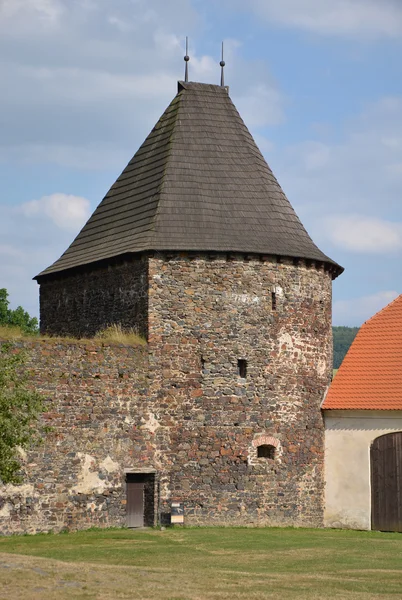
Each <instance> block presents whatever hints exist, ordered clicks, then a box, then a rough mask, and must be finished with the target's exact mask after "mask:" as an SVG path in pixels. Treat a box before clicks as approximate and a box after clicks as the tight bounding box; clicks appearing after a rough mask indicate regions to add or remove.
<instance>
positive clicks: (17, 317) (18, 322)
mask: <svg viewBox="0 0 402 600" xmlns="http://www.w3.org/2000/svg"><path fill="white" fill-rule="evenodd" d="M9 304H10V302H9V300H8V292H7V290H6V288H0V325H11V326H14V327H19V328H20V329H21V330H22V331H24V332H25V333H37V332H38V319H37V318H36V317H31V316H30V315H29V314H28V313H27V312H26V311H25V310H24V309H23V308H22V306H17V308H16V309H14V310H11V309H10V308H9Z"/></svg>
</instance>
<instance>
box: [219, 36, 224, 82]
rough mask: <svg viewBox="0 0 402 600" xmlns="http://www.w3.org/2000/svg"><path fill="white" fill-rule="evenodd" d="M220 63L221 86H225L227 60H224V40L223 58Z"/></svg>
mask: <svg viewBox="0 0 402 600" xmlns="http://www.w3.org/2000/svg"><path fill="white" fill-rule="evenodd" d="M219 64H220V66H221V87H225V75H224V67H225V61H224V60H223V42H222V60H221V62H220V63H219Z"/></svg>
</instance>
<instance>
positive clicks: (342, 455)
mask: <svg viewBox="0 0 402 600" xmlns="http://www.w3.org/2000/svg"><path fill="white" fill-rule="evenodd" d="M324 419H325V513H324V524H325V526H326V527H342V528H348V529H371V485H370V446H371V444H372V442H373V441H374V440H375V439H376V438H377V437H379V436H380V435H384V434H386V433H391V432H393V431H402V411H400V410H390V411H384V410H378V411H374V410H373V411H372V410H325V411H324Z"/></svg>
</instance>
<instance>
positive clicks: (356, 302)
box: [333, 290, 399, 326]
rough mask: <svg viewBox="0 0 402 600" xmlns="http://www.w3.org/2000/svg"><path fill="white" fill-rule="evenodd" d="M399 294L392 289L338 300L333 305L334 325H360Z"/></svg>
mask: <svg viewBox="0 0 402 600" xmlns="http://www.w3.org/2000/svg"><path fill="white" fill-rule="evenodd" d="M398 295H399V294H398V292H396V291H395V290H391V291H381V292H377V293H376V294H372V295H369V296H362V297H360V298H352V299H350V300H338V301H336V302H334V305H333V322H334V325H350V326H360V325H361V324H362V323H363V322H364V321H367V319H370V318H371V317H372V316H373V315H375V313H377V312H378V311H379V310H381V309H382V308H384V307H385V306H387V304H389V303H390V302H392V300H395V298H396V297H397V296H398Z"/></svg>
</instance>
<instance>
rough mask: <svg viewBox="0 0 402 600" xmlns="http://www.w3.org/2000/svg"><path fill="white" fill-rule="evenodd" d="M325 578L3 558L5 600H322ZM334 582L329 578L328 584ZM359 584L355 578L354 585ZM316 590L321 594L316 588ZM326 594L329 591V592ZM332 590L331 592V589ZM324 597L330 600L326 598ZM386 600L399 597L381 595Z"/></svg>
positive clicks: (357, 598)
mask: <svg viewBox="0 0 402 600" xmlns="http://www.w3.org/2000/svg"><path fill="white" fill-rule="evenodd" d="M325 579H326V578H325V576H323V575H322V574H321V575H319V576H317V577H316V578H315V577H314V575H312V574H311V573H310V574H309V575H300V574H290V573H289V574H278V573H276V574H273V573H269V572H267V573H266V574H265V573H259V574H258V575H257V574H255V573H252V572H250V573H249V572H247V571H241V572H237V573H236V572H235V573H233V572H231V571H227V570H224V569H222V570H216V571H214V573H210V574H209V576H208V573H207V572H205V571H203V570H200V571H199V572H197V570H192V571H189V570H187V569H186V567H185V565H180V564H178V565H177V568H176V569H175V570H174V572H172V570H171V569H168V568H164V567H163V566H159V567H152V568H151V567H150V568H147V567H133V566H116V565H105V564H87V563H68V562H62V561H57V560H50V559H45V558H37V557H30V556H23V555H16V554H0V599H1V600H27V598H29V600H39V599H40V600H55V598H57V600H66V599H74V600H93V599H96V600H115V599H127V600H128V599H135V600H137V599H140V600H205V599H206V598H208V599H213V600H229V599H230V600H237V599H241V600H245V599H247V600H257V599H263V598H279V597H280V598H289V599H290V598H291V599H298V600H307V599H308V600H315V599H318V598H320V599H321V598H323V595H322V593H323V592H322V590H323V584H324V586H325V581H323V580H325ZM332 579H333V577H331V576H329V577H328V581H327V582H326V583H327V584H330V582H331V580H332ZM352 581H353V583H354V584H355V583H356V582H355V580H354V577H350V583H352ZM315 584H316V585H317V588H315ZM324 589H325V587H324ZM327 589H328V588H327ZM344 594H345V590H343V591H339V593H338V591H335V590H331V598H339V599H340V598H345V595H344ZM324 597H325V596H324ZM347 598H348V600H372V599H374V598H378V596H377V595H372V594H370V593H365V592H360V591H356V590H350V591H349V592H348V594H347ZM381 598H382V600H386V599H388V598H389V599H390V598H395V595H394V594H392V595H387V594H384V595H381Z"/></svg>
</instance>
